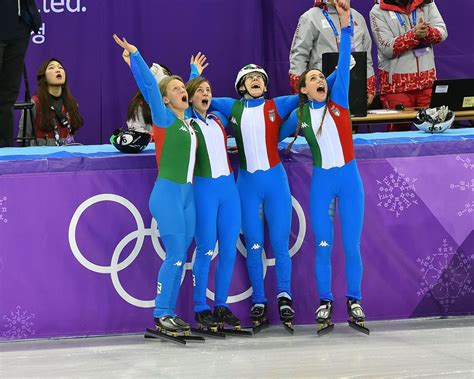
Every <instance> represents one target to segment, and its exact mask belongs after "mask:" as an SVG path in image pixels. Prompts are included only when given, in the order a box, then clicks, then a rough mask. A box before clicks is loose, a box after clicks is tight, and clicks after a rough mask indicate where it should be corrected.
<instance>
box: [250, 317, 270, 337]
mask: <svg viewBox="0 0 474 379" xmlns="http://www.w3.org/2000/svg"><path fill="white" fill-rule="evenodd" d="M269 327H270V323H269V322H268V320H267V319H265V320H262V321H260V322H257V323H256V322H254V326H253V328H252V331H253V334H257V333H260V332H261V331H262V330H265V329H267V328H269Z"/></svg>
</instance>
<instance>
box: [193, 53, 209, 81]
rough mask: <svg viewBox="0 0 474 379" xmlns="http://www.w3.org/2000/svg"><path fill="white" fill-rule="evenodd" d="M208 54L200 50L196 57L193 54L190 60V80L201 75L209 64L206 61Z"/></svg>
mask: <svg viewBox="0 0 474 379" xmlns="http://www.w3.org/2000/svg"><path fill="white" fill-rule="evenodd" d="M206 60H207V58H206V56H205V55H204V54H203V53H201V52H198V53H197V54H196V57H194V55H191V59H190V61H189V65H190V67H191V72H190V73H189V80H193V79H196V78H198V77H199V76H201V74H202V72H203V71H204V70H205V69H206V67H207V66H209V63H206Z"/></svg>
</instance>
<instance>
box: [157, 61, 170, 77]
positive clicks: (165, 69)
mask: <svg viewBox="0 0 474 379" xmlns="http://www.w3.org/2000/svg"><path fill="white" fill-rule="evenodd" d="M158 64H159V65H160V66H161V68H162V69H163V73H164V74H165V75H166V76H171V75H173V73H172V72H171V70H170V69H169V68H168V67H166V66H165V65H164V64H161V63H158Z"/></svg>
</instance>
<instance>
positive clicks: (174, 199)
mask: <svg viewBox="0 0 474 379" xmlns="http://www.w3.org/2000/svg"><path fill="white" fill-rule="evenodd" d="M149 206H150V211H151V214H152V215H153V217H154V218H155V220H156V222H157V223H158V230H159V231H160V236H161V240H162V241H163V244H164V245H165V251H166V258H165V260H164V262H163V264H162V265H161V268H160V271H159V273H158V286H157V295H156V298H155V310H154V311H153V317H163V316H167V315H169V316H176V313H175V308H176V300H177V298H178V293H179V287H180V284H181V275H182V273H183V268H184V266H185V264H186V259H187V253H188V248H189V245H190V244H191V241H192V239H193V236H194V229H195V225H196V212H195V209H194V199H193V188H192V185H191V184H190V183H187V184H178V183H175V182H171V181H169V180H166V179H157V181H156V182H155V186H154V187H153V191H152V192H151V196H150V202H149Z"/></svg>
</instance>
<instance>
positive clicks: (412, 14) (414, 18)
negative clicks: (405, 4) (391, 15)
mask: <svg viewBox="0 0 474 379" xmlns="http://www.w3.org/2000/svg"><path fill="white" fill-rule="evenodd" d="M395 14H396V15H397V18H398V22H400V25H401V26H402V28H405V25H406V22H405V20H403V18H402V16H400V13H398V12H396V13H395ZM411 19H412V20H413V26H415V25H416V21H417V19H416V9H415V10H414V11H412V12H411Z"/></svg>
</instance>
